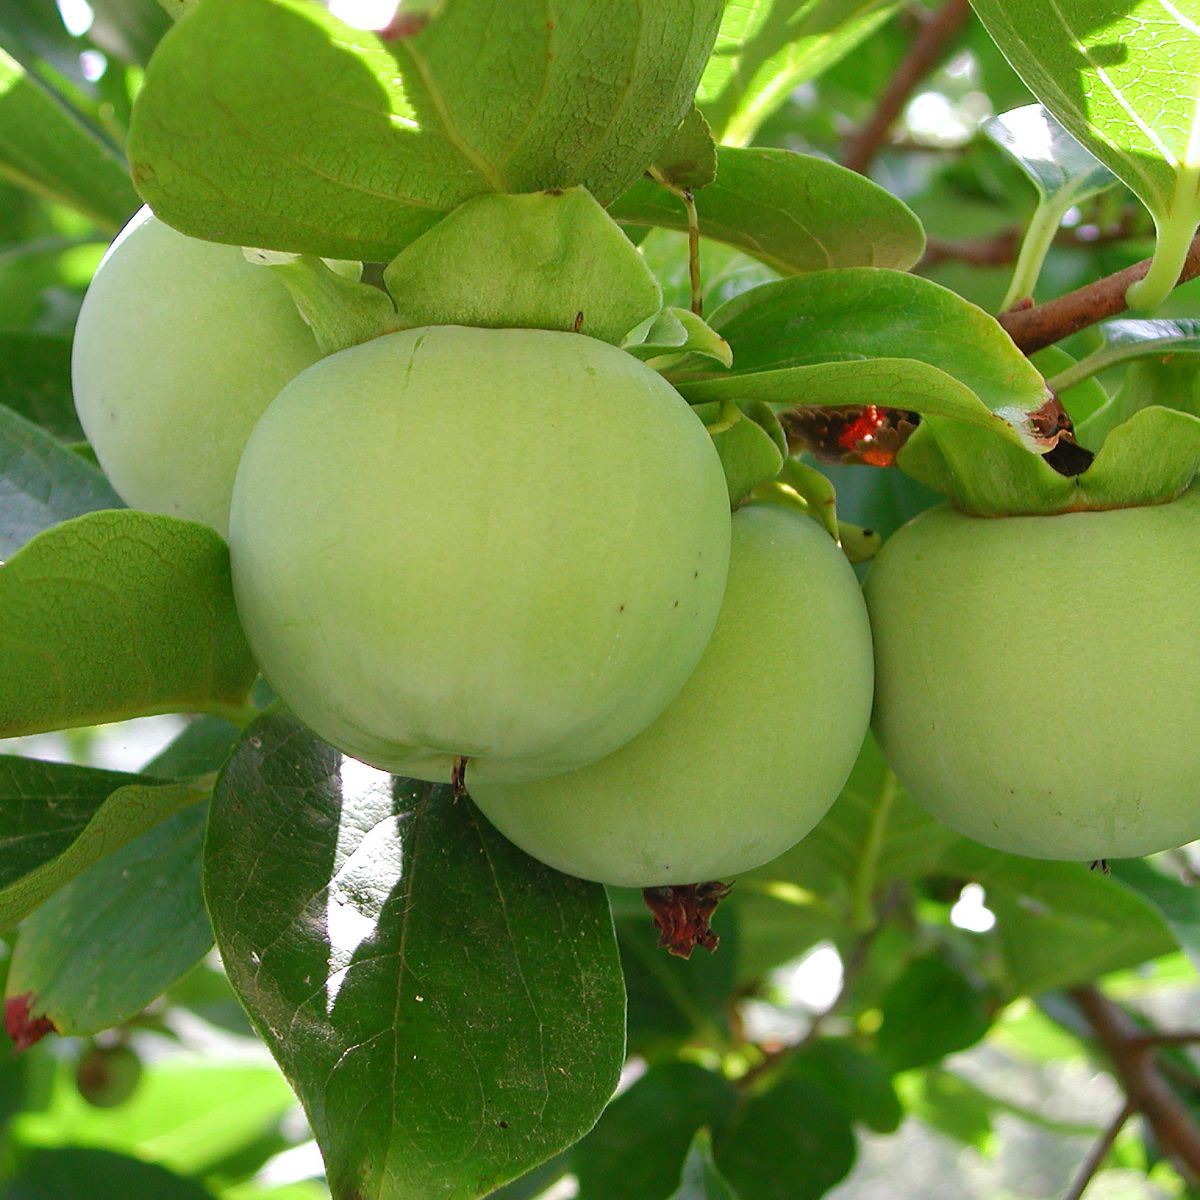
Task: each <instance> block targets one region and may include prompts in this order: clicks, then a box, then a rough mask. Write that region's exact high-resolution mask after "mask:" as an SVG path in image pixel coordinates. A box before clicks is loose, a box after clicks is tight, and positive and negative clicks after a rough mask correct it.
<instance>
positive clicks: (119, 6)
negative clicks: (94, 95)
mask: <svg viewBox="0 0 1200 1200" xmlns="http://www.w3.org/2000/svg"><path fill="white" fill-rule="evenodd" d="M92 12H93V14H94V17H93V20H92V26H91V28H90V29H89V30H88V38H89V39H90V40H91V41H93V42H95V44H96V45H97V46H99V47H100V49H101V50H103V51H104V53H105V54H106V55H108V56H109V57H110V58H116V59H119V60H120V61H121V62H124V63H129V64H130V65H132V66H145V65H146V63H147V62H149V60H150V56H151V54H153V53H154V47H155V46H157V45H158V42H159V39H160V38H161V37H162V35H163V34H164V33H166V31H167V30H168V29H170V27H171V22H170V20H169V19H168V17H167V15H166V14H165V13H164V11H163V9H162V8H160V7H159V6H158V5H157V4H156V3H155V0H92Z"/></svg>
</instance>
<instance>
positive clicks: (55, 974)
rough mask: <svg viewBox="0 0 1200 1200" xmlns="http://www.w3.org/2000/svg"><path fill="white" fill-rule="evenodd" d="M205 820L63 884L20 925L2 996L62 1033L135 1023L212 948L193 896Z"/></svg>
mask: <svg viewBox="0 0 1200 1200" xmlns="http://www.w3.org/2000/svg"><path fill="white" fill-rule="evenodd" d="M207 817H208V810H207V807H206V806H205V805H202V804H195V805H192V806H191V807H190V808H186V809H184V810H183V811H182V812H178V813H175V814H174V815H173V816H170V817H167V818H166V820H164V821H161V822H160V823H159V824H157V825H155V826H154V827H153V828H151V829H149V830H147V831H146V832H145V833H143V834H142V835H141V836H140V837H137V838H134V839H133V840H132V841H130V842H127V843H126V844H125V845H124V846H122V847H120V849H118V850H115V851H113V853H111V854H109V855H106V856H105V857H104V858H102V859H100V860H99V861H98V862H95V863H93V864H92V865H91V866H90V867H88V868H87V869H86V870H84V871H82V872H80V874H78V875H77V876H76V877H75V878H74V879H72V880H71V881H70V882H69V883H67V884H65V885H64V886H63V887H62V888H60V889H59V890H58V891H57V892H55V893H54V895H53V896H51V897H50V899H49V900H47V901H46V902H45V903H44V904H43V905H42V906H41V907H40V908H38V909H37V911H36V912H34V913H33V914H32V915H31V916H29V917H28V918H27V919H26V920H25V921H24V922H23V923H22V925H21V928H20V931H19V933H18V935H17V945H16V949H15V950H14V951H13V959H12V966H11V967H10V969H9V974H8V988H7V995H9V996H27V997H29V1001H28V1003H29V1010H30V1012H31V1014H33V1015H34V1016H36V1017H43V1016H44V1017H48V1018H49V1019H50V1021H51V1022H52V1023H53V1025H54V1028H55V1029H56V1030H58V1032H59V1033H62V1034H90V1033H98V1032H100V1030H102V1029H108V1028H110V1027H111V1026H114V1025H119V1024H120V1023H121V1022H122V1021H127V1020H129V1018H131V1017H133V1016H136V1015H137V1014H138V1013H139V1012H141V1010H142V1009H143V1008H145V1007H146V1005H147V1004H149V1003H150V1001H152V1000H154V999H155V998H156V997H158V996H160V995H161V994H162V993H163V992H164V991H165V990H166V989H167V988H168V987H169V986H170V985H171V984H172V983H174V982H175V980H177V979H178V978H179V977H180V976H182V975H183V974H184V973H185V972H186V971H188V970H190V969H191V968H192V967H193V966H195V964H196V962H197V961H198V960H199V959H200V958H201V957H203V955H204V954H206V953H207V952H208V950H209V948H210V947H211V946H212V929H211V927H210V925H209V922H208V913H207V912H206V911H205V909H204V898H203V896H202V894H201V890H200V852H201V849H202V848H203V845H204V828H205V822H206V820H207Z"/></svg>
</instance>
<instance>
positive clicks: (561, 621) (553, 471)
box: [230, 326, 729, 780]
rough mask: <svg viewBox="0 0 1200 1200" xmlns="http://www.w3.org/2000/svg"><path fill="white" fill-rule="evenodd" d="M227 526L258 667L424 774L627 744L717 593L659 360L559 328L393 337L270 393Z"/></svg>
mask: <svg viewBox="0 0 1200 1200" xmlns="http://www.w3.org/2000/svg"><path fill="white" fill-rule="evenodd" d="M230 542H231V547H232V552H233V577H234V586H235V589H236V593H237V601H238V608H239V611H240V613H241V616H242V619H243V622H244V624H245V627H246V633H247V635H248V637H249V639H250V643H251V645H252V647H253V648H254V651H255V654H256V655H257V656H258V661H259V663H260V664H261V666H262V669H263V672H264V673H265V675H266V677H267V678H268V679H269V680H270V682H271V684H272V685H273V686H274V687H275V689H276V690H277V691H278V693H279V695H280V696H281V697H282V699H283V700H284V701H285V702H286V703H287V704H288V705H289V706H290V707H291V708H292V709H293V710H294V711H295V712H296V714H297V715H298V716H299V717H300V718H301V719H302V720H304V721H305V722H307V723H308V724H309V725H310V726H311V727H312V728H313V729H314V730H315V731H316V732H317V733H318V734H320V735H321V736H322V737H324V738H325V739H326V740H328V741H330V742H332V743H333V744H334V745H335V746H337V747H338V748H340V749H341V750H343V751H345V752H346V753H347V754H350V755H352V756H354V757H356V758H360V759H362V760H364V761H365V762H368V763H371V764H373V765H375V766H378V767H382V768H384V769H386V770H391V771H395V772H397V773H399V774H407V775H410V776H415V777H417V778H424V779H448V778H449V777H450V772H451V768H452V766H453V763H454V759H455V758H456V756H463V757H467V758H469V759H470V766H469V774H468V778H469V779H471V780H475V779H480V780H482V779H485V778H533V777H537V776H539V775H547V774H551V773H554V772H560V771H564V770H569V769H572V768H574V767H577V766H579V765H581V764H582V763H585V762H589V761H591V760H592V759H595V758H598V757H600V756H601V755H602V754H606V753H608V752H609V751H610V750H613V749H615V748H616V747H617V746H619V745H621V744H622V743H624V742H626V741H628V740H629V739H630V738H632V737H633V736H634V735H635V734H636V733H637V732H638V731H639V730H641V729H643V728H644V727H645V726H646V725H647V724H648V723H649V722H650V721H651V720H653V719H654V717H656V716H657V715H658V714H659V713H660V712H661V711H662V709H663V708H664V707H665V706H666V705H667V703H668V702H669V701H670V700H671V699H672V698H673V697H674V696H675V694H676V693H677V692H678V691H679V689H680V688H681V687H682V686H683V683H684V680H686V679H687V677H688V675H689V674H690V673H691V671H692V668H693V667H694V666H695V664H696V662H697V661H698V660H699V658H700V655H701V653H702V652H703V650H704V646H705V645H706V643H707V642H708V638H709V635H710V633H711V632H712V627H713V624H714V622H715V621H716V616H717V611H718V609H719V608H720V603H721V596H722V594H723V592H724V588H725V578H726V574H727V570H728V558H729V504H728V498H727V495H726V491H725V480H724V476H723V474H722V472H721V467H720V462H719V460H718V458H717V454H716V451H715V450H714V449H713V446H712V442H711V440H710V439H709V437H708V434H707V432H706V431H705V429H704V427H703V425H702V424H701V423H700V421H699V420H698V419H697V417H696V416H695V414H693V413H692V411H691V410H690V409H689V408H688V406H687V404H685V403H684V401H683V400H682V399H681V398H680V396H679V394H678V393H677V392H676V391H675V390H674V388H672V387H671V386H670V385H669V384H667V383H665V382H664V381H663V380H662V378H661V377H660V376H658V375H657V374H656V373H655V372H654V371H651V370H650V369H649V368H647V367H644V366H642V364H641V363H639V362H637V361H636V360H635V359H633V358H631V357H630V356H629V355H627V354H625V353H624V352H622V351H620V350H618V349H616V348H615V347H613V346H609V345H606V344H604V343H602V342H598V341H594V340H593V339H591V338H588V337H582V336H580V335H578V334H571V333H552V332H548V331H545V330H516V329H501V330H495V329H467V328H461V327H456V326H440V327H436V328H425V329H414V330H407V331H405V332H403V333H393V334H388V335H386V336H385V337H381V338H377V339H375V340H374V341H371V342H367V343H364V344H363V345H361V346H356V347H354V348H353V349H350V350H346V351H343V352H342V353H340V354H336V355H333V356H331V357H330V358H327V359H325V360H323V361H322V362H321V363H319V364H317V365H316V366H315V367H312V368H310V369H309V370H308V371H305V372H304V374H302V375H301V376H300V377H299V378H297V379H296V380H294V381H293V382H292V383H291V384H289V385H288V387H286V388H285V389H284V390H283V392H282V393H281V394H280V395H279V397H278V398H277V399H276V400H275V402H274V403H273V404H272V405H271V407H270V408H269V409H268V410H267V412H266V413H265V414H264V416H263V418H262V420H261V421H260V422H259V424H258V426H257V428H256V429H255V430H254V433H253V435H252V437H251V438H250V441H249V443H248V445H247V447H246V453H245V456H244V457H243V459H242V465H241V468H240V469H239V472H238V478H237V484H236V487H235V489H234V497H233V517H232V522H231V534H230Z"/></svg>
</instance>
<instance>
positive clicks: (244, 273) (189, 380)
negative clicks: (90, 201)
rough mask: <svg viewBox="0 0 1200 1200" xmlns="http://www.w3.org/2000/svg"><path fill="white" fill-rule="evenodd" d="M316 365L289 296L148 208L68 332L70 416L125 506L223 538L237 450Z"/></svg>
mask: <svg viewBox="0 0 1200 1200" xmlns="http://www.w3.org/2000/svg"><path fill="white" fill-rule="evenodd" d="M319 357H320V354H319V352H318V350H317V344H316V341H315V340H314V338H313V335H312V333H311V331H310V330H309V328H308V326H307V325H305V324H304V322H303V321H302V320H301V318H300V315H299V313H298V312H297V311H296V306H295V304H293V303H292V300H291V297H290V296H289V295H288V292H287V289H286V288H285V287H284V285H283V284H282V283H281V282H280V281H279V280H278V279H276V278H274V277H273V273H272V272H271V271H269V270H266V269H264V268H262V267H257V266H253V265H252V264H250V263H248V262H247V261H246V259H245V257H244V255H243V254H242V251H241V250H240V249H239V248H238V247H237V246H219V245H217V244H216V243H214V242H203V241H198V240H197V239H196V238H190V237H185V236H184V235H183V234H182V233H177V232H176V231H175V230H174V229H172V228H171V227H170V226H169V225H164V224H163V223H162V222H161V221H159V220H158V219H157V218H156V217H154V216H153V215H152V214H151V212H150V210H149V209H148V208H144V209H142V210H141V212H139V213H138V214H137V216H135V217H134V218H133V220H132V221H130V222H129V224H128V225H127V226H126V227H125V229H124V230H123V231H122V233H121V234H120V236H119V237H118V238H117V240H116V241H115V242H113V244H112V246H110V247H109V250H108V253H107V254H106V255H105V256H104V259H103V260H102V261H101V263H100V267H99V269H98V270H97V272H96V276H95V278H94V279H93V280H92V284H91V287H90V288H88V293H87V296H86V297H85V298H84V302H83V308H82V310H81V311H80V314H79V323H78V325H77V326H76V329H75V345H74V350H73V356H72V363H71V373H72V379H73V383H74V389H75V407H76V408H77V409H78V411H79V420H80V422H81V423H82V425H83V428H84V431H85V432H86V433H87V436H88V441H90V442H91V444H92V447H93V448H94V449H95V451H96V457H97V458H98V459H99V460H100V465H101V466H102V467H103V468H104V470H105V473H106V474H107V475H108V477H109V479H110V480H111V481H112V485H113V487H114V488H115V489H116V490H117V492H118V494H119V495H120V496H121V498H122V499H123V500H124V501H125V502H126V503H127V504H128V505H130V506H131V507H133V508H142V509H147V510H149V511H151V512H162V513H168V514H170V515H171V516H176V517H186V518H188V519H189V520H193V521H203V522H204V523H205V524H206V525H211V526H212V527H213V528H214V529H215V530H217V532H218V533H220V534H221V535H222V536H224V535H225V534H226V533H227V532H228V527H229V497H230V493H231V492H232V490H233V479H234V475H235V474H236V473H237V465H238V460H239V459H240V458H241V455H242V447H243V446H245V444H246V439H247V438H248V437H249V436H250V431H251V430H252V429H253V428H254V424H255V422H256V421H257V420H258V418H259V417H260V416H261V415H262V413H263V410H264V409H265V408H266V407H267V405H268V404H270V402H271V401H272V400H273V399H274V397H275V395H276V393H278V391H279V389H280V388H282V387H283V385H284V384H285V383H287V382H288V380H290V379H293V378H294V377H295V376H296V375H298V374H299V373H300V372H301V371H302V370H304V368H305V367H307V366H310V365H311V364H312V363H314V362H316V361H317V359H318V358H319Z"/></svg>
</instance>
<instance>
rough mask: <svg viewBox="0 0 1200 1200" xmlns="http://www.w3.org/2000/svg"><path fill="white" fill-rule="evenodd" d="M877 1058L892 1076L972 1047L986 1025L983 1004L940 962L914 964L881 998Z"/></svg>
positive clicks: (988, 1019)
mask: <svg viewBox="0 0 1200 1200" xmlns="http://www.w3.org/2000/svg"><path fill="white" fill-rule="evenodd" d="M880 1007H881V1010H882V1015H883V1020H882V1022H881V1024H880V1026H879V1033H878V1034H877V1039H878V1045H879V1053H880V1054H881V1055H882V1057H883V1059H884V1061H885V1062H886V1063H887V1064H888V1065H889V1066H890V1067H891V1068H892V1070H893V1071H906V1070H908V1069H909V1068H911V1067H922V1066H925V1065H926V1064H927V1063H932V1062H937V1061H938V1060H939V1059H942V1058H945V1057H946V1055H947V1054H953V1053H954V1052H955V1051H956V1050H965V1049H966V1048H967V1047H968V1046H973V1045H974V1044H975V1043H976V1042H977V1041H979V1039H980V1038H982V1037H983V1036H984V1034H986V1033H987V1031H988V1029H989V1028H990V1026H991V1023H992V1021H991V1017H990V1015H989V1012H988V1004H987V999H986V997H985V996H984V995H982V994H981V993H980V992H979V991H977V990H976V989H975V988H974V987H972V985H971V984H970V982H968V980H967V979H966V978H965V977H964V976H963V975H962V973H961V972H959V971H956V970H955V969H954V968H953V967H951V966H950V964H949V963H947V962H946V961H945V960H944V959H941V958H939V957H937V956H936V955H930V956H928V957H926V958H918V959H914V960H913V961H912V962H911V963H909V964H908V966H907V967H906V968H905V969H904V972H903V974H901V976H900V977H899V978H898V979H897V980H896V981H895V982H894V983H893V984H892V985H891V986H890V987H889V988H888V990H887V991H886V992H885V993H884V996H883V1003H882V1004H881V1006H880Z"/></svg>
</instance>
